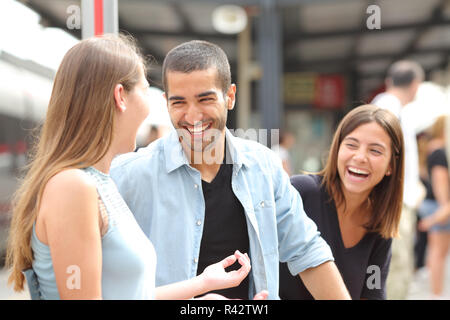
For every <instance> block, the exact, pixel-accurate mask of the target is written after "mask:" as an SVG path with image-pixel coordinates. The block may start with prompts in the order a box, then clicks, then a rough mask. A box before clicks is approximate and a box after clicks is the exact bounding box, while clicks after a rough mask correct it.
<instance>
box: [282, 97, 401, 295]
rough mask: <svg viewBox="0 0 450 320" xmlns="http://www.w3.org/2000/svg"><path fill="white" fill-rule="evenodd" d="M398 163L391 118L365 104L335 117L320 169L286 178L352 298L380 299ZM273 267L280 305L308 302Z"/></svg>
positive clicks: (393, 225) (396, 128) (298, 285)
mask: <svg viewBox="0 0 450 320" xmlns="http://www.w3.org/2000/svg"><path fill="white" fill-rule="evenodd" d="M403 158H404V147H403V135H402V130H401V127H400V123H399V121H398V120H397V118H396V117H395V116H394V115H393V114H392V113H390V112H389V111H387V110H383V109H380V108H377V107H375V106H372V105H364V106H360V107H357V108H355V109H353V110H352V111H350V112H349V113H348V114H347V115H346V116H345V117H344V118H343V119H342V121H341V123H340V124H339V126H338V128H337V130H336V133H335V135H334V138H333V142H332V144H331V150H330V153H329V156H328V160H327V162H326V165H325V168H324V169H323V170H322V171H320V172H319V173H317V174H312V175H298V176H293V177H292V178H291V183H292V184H293V185H294V187H295V188H296V189H297V190H298V191H299V193H300V195H301V197H302V200H303V205H304V209H305V212H306V213H307V214H308V216H309V217H310V218H312V219H313V220H314V222H315V223H316V224H317V227H318V229H319V231H320V233H321V235H322V237H323V238H324V239H325V240H326V241H327V243H328V244H329V245H330V247H331V250H332V252H333V256H334V258H335V263H336V265H337V267H338V269H339V271H340V272H341V274H342V277H343V279H344V283H345V285H346V286H347V289H348V290H349V292H350V295H351V296H352V298H353V299H385V297H386V293H385V281H386V277H387V273H388V270H389V262H390V250H391V243H392V237H394V236H396V235H397V229H398V224H399V220H400V214H401V207H402V194H403V174H404V173H403V166H404V164H403V161H404V159H403ZM280 268H281V271H280V297H281V298H282V299H312V296H311V295H310V294H309V292H308V290H307V288H306V287H305V285H304V284H303V282H302V281H301V279H300V278H298V277H297V278H294V277H293V276H291V275H290V274H289V271H288V270H287V268H286V266H285V265H283V264H282V265H281V266H280Z"/></svg>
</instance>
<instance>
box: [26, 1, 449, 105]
mask: <svg viewBox="0 0 450 320" xmlns="http://www.w3.org/2000/svg"><path fill="white" fill-rule="evenodd" d="M21 2H22V3H24V4H25V5H27V6H28V7H30V8H32V9H33V10H34V11H36V12H37V13H39V14H40V16H41V19H42V22H41V23H42V24H44V25H46V26H52V27H61V28H63V29H66V30H67V27H66V20H67V17H68V13H67V8H68V7H69V6H70V5H73V4H75V5H81V1H80V0H58V1H55V0H21ZM268 2H271V3H274V4H275V6H276V7H278V8H279V10H280V13H281V21H282V34H283V39H282V44H283V56H284V61H283V69H284V72H288V71H312V72H323V73H336V72H339V73H343V74H349V73H352V74H353V75H354V76H356V79H357V81H358V86H359V95H360V98H363V97H366V96H367V94H368V93H369V92H371V91H372V90H374V89H375V88H377V87H379V86H380V85H382V83H383V79H384V76H385V73H386V70H387V68H388V66H389V65H390V64H391V63H392V62H393V61H396V60H399V59H403V58H408V59H413V60H415V61H417V62H419V63H420V64H421V65H422V66H423V67H424V69H425V70H426V72H427V73H428V72H432V71H434V70H439V69H444V68H446V67H448V62H449V57H450V0H426V1H424V0H396V1H392V0H372V1H369V0H334V1H331V0H315V1H313V0H241V1H239V0H126V1H119V2H118V3H119V29H120V30H122V31H127V32H128V33H130V34H132V35H133V36H135V37H136V38H137V39H138V41H139V43H140V45H141V47H142V48H143V49H144V51H145V53H146V54H151V55H152V56H154V57H155V59H156V63H155V65H154V67H153V70H152V71H151V73H150V77H152V78H153V79H156V81H158V80H159V79H160V70H161V69H160V65H161V63H162V61H163V58H164V55H165V54H166V53H167V52H168V51H169V50H170V49H171V48H173V47H174V46H176V45H178V44H180V43H182V42H184V41H188V40H192V39H203V40H208V41H211V42H214V43H216V44H218V45H219V46H221V47H222V48H223V49H224V50H225V51H226V53H227V54H228V57H229V59H230V63H231V65H232V68H235V67H236V64H237V41H236V40H237V36H236V35H226V34H221V33H219V32H217V31H215V30H214V28H213V25H212V18H211V17H212V12H213V10H214V9H215V8H216V7H218V6H219V5H223V4H237V5H240V6H243V7H244V8H245V9H246V10H247V12H248V13H249V14H250V16H251V17H253V18H255V19H256V18H257V16H258V8H259V7H260V5H262V4H263V3H268ZM372 4H375V5H377V6H379V8H380V9H381V25H380V26H381V29H380V30H369V29H368V27H367V19H368V18H369V16H370V14H369V13H367V12H366V10H367V8H368V6H369V5H372ZM255 19H251V21H252V24H255ZM255 26H256V24H255ZM252 30H253V32H252V38H253V40H254V41H253V43H254V50H253V58H255V59H257V52H256V50H257V46H256V45H255V43H256V41H257V39H258V35H257V34H256V32H257V28H256V27H254V28H252ZM67 31H69V32H70V33H72V34H74V35H75V36H76V37H78V38H80V37H81V32H80V30H67ZM234 70H235V69H234Z"/></svg>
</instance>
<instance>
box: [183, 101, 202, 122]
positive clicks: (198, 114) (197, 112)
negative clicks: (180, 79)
mask: <svg viewBox="0 0 450 320" xmlns="http://www.w3.org/2000/svg"><path fill="white" fill-rule="evenodd" d="M184 118H185V120H186V121H187V122H188V123H190V124H192V125H195V124H196V123H197V122H200V121H202V120H203V112H202V110H201V108H199V107H198V106H196V105H195V104H190V105H189V106H188V108H187V110H186V114H185V117H184Z"/></svg>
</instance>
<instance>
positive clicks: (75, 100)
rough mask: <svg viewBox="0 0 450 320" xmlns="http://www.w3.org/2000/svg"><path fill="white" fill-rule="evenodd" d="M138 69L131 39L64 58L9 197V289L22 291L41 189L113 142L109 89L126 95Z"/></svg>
mask: <svg viewBox="0 0 450 320" xmlns="http://www.w3.org/2000/svg"><path fill="white" fill-rule="evenodd" d="M142 70H144V74H145V70H146V67H145V60H144V59H143V58H142V56H141V55H140V54H139V51H138V49H137V46H136V45H135V42H134V40H133V38H131V37H130V36H124V35H120V36H114V35H105V36H101V37H95V38H90V39H86V40H82V41H80V42H79V43H78V44H76V45H75V46H74V47H72V48H71V49H70V50H69V51H68V52H67V53H66V55H65V56H64V58H63V60H62V62H61V65H60V66H59V69H58V71H57V73H56V76H55V80H54V84H53V90H52V94H51V97H50V102H49V105H48V110H47V115H46V119H45V122H44V124H43V127H42V131H41V134H40V138H39V141H38V143H37V144H36V145H35V148H34V151H33V154H32V155H31V159H32V161H31V162H30V164H29V166H28V171H27V174H26V175H25V177H24V179H23V181H22V183H21V185H20V187H19V189H18V190H17V192H16V193H15V195H14V198H13V216H12V221H11V226H10V231H9V238H8V250H7V256H6V265H7V267H9V268H11V269H12V270H11V275H10V277H9V280H8V283H9V284H11V283H14V290H16V291H20V290H23V285H24V276H23V274H22V270H24V269H26V268H29V267H31V263H32V261H33V253H32V249H31V243H30V240H31V233H32V229H33V223H34V222H35V220H36V216H37V212H38V210H39V206H40V201H41V197H42V193H43V190H44V187H45V185H46V184H47V182H48V181H49V180H50V178H52V177H53V176H54V175H55V174H57V173H59V172H61V171H62V170H64V169H67V168H84V167H88V166H91V165H93V164H95V163H96V162H98V161H99V160H100V159H101V158H102V157H103V156H105V154H106V153H107V151H108V149H109V147H110V145H111V141H112V138H113V128H114V112H115V101H114V88H115V86H116V85H117V84H122V85H123V87H124V88H125V90H126V91H130V90H131V89H133V87H134V86H135V85H136V83H137V82H138V81H139V76H140V74H141V72H142Z"/></svg>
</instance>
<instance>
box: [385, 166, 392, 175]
mask: <svg viewBox="0 0 450 320" xmlns="http://www.w3.org/2000/svg"><path fill="white" fill-rule="evenodd" d="M391 174H392V170H391V166H389V168H388V169H387V171H386V176H390V175H391Z"/></svg>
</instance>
